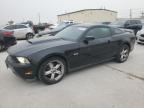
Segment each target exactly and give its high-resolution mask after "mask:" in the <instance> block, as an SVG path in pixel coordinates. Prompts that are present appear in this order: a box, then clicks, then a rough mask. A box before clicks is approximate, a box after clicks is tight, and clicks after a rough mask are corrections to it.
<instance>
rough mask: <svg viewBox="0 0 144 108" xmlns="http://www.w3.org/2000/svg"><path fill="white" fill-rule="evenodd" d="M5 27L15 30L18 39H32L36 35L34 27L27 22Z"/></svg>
mask: <svg viewBox="0 0 144 108" xmlns="http://www.w3.org/2000/svg"><path fill="white" fill-rule="evenodd" d="M3 29H5V30H11V31H14V36H15V37H16V39H31V38H33V36H34V31H33V29H32V28H31V27H29V25H25V24H16V25H9V26H6V27H4V28H3Z"/></svg>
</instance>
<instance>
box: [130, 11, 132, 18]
mask: <svg viewBox="0 0 144 108" xmlns="http://www.w3.org/2000/svg"><path fill="white" fill-rule="evenodd" d="M130 19H132V9H130Z"/></svg>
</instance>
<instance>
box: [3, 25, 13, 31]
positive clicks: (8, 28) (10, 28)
mask: <svg viewBox="0 0 144 108" xmlns="http://www.w3.org/2000/svg"><path fill="white" fill-rule="evenodd" d="M4 29H7V30H14V29H15V26H14V25H11V26H7V27H5V28H4Z"/></svg>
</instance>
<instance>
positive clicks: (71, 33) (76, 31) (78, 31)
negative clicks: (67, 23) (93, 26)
mask: <svg viewBox="0 0 144 108" xmlns="http://www.w3.org/2000/svg"><path fill="white" fill-rule="evenodd" d="M86 30H87V28H86V27H78V26H71V27H68V28H66V29H64V30H63V31H61V32H59V33H58V34H57V35H56V36H57V37H60V38H62V39H65V40H71V41H77V40H78V39H79V38H80V37H81V35H82V34H83V33H84V32H85V31H86Z"/></svg>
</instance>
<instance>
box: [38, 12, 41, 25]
mask: <svg viewBox="0 0 144 108" xmlns="http://www.w3.org/2000/svg"><path fill="white" fill-rule="evenodd" d="M38 19H39V24H40V23H41V16H40V13H38Z"/></svg>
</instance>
